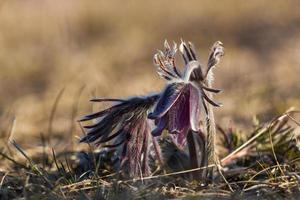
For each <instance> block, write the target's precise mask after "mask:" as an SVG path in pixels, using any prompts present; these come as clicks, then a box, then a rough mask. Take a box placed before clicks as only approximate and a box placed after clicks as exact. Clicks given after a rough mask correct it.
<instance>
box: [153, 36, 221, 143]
mask: <svg viewBox="0 0 300 200" xmlns="http://www.w3.org/2000/svg"><path fill="white" fill-rule="evenodd" d="M164 46H165V51H164V52H162V51H159V52H158V53H157V54H156V55H155V56H154V63H155V64H156V65H157V66H158V70H157V71H158V74H159V75H160V76H161V77H163V78H164V79H166V80H167V81H168V84H167V86H166V88H165V89H164V91H163V92H162V94H161V95H160V98H159V100H158V102H157V104H156V105H155V107H154V110H153V112H151V113H150V114H149V115H148V117H149V118H150V119H154V120H155V122H156V125H157V127H156V128H155V129H154V130H153V131H152V135H153V136H159V135H161V133H162V131H163V130H164V129H167V130H168V131H169V132H170V133H171V134H177V141H178V143H179V144H181V145H183V144H184V143H185V140H186V136H187V133H188V131H189V130H192V131H194V132H198V131H199V130H200V116H201V112H202V110H204V113H205V114H206V115H207V106H206V103H210V104H212V105H213V106H220V104H218V103H215V102H214V101H213V100H212V99H210V98H209V97H208V96H207V94H206V92H214V93H218V92H220V90H217V89H213V88H208V87H206V86H205V80H206V76H207V74H208V71H209V70H210V68H208V70H207V71H206V73H205V74H203V72H202V68H201V65H200V63H199V61H197V59H196V54H195V50H194V48H193V46H192V44H191V43H188V44H186V43H185V42H181V44H180V47H179V50H180V52H181V54H182V57H183V60H184V63H185V68H184V72H183V73H181V72H180V71H179V69H177V67H176V65H175V53H176V51H177V48H176V44H174V46H173V47H172V48H171V47H170V45H169V44H168V42H167V41H166V42H165V44H164ZM214 46H218V47H219V50H220V52H223V49H222V46H221V43H220V42H218V43H216V44H215V45H214ZM221 55H222V54H217V55H216V54H215V55H213V56H211V57H212V58H218V59H219V56H221ZM212 58H211V59H210V61H209V62H213V60H216V59H212ZM213 64H214V65H215V63H213ZM209 66H210V65H209ZM211 66H212V65H211Z"/></svg>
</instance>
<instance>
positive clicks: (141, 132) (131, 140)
mask: <svg viewBox="0 0 300 200" xmlns="http://www.w3.org/2000/svg"><path fill="white" fill-rule="evenodd" d="M157 99H158V95H152V96H148V97H134V98H131V99H128V100H122V99H93V100H92V101H94V102H103V101H115V102H119V103H117V104H115V105H113V106H111V107H109V108H107V109H105V110H102V111H100V112H97V113H94V114H91V115H87V116H85V117H84V118H82V119H81V120H80V121H88V120H93V119H97V121H96V122H95V123H94V124H92V125H89V126H84V128H85V129H87V134H86V136H84V137H83V138H82V139H81V140H80V142H87V143H91V142H93V143H95V144H96V145H98V146H100V145H101V147H108V148H113V149H116V151H117V152H118V153H117V155H118V156H119V158H118V161H119V162H120V164H119V166H120V168H122V169H125V171H126V172H127V173H129V174H130V176H139V175H140V174H141V173H142V174H144V175H149V173H150V169H149V165H148V153H149V144H150V142H151V140H152V136H151V125H150V120H149V119H148V118H147V114H148V110H149V109H150V108H151V107H152V106H153V104H154V103H155V101H156V100H157Z"/></svg>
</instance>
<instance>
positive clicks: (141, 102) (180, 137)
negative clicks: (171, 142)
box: [80, 41, 223, 177]
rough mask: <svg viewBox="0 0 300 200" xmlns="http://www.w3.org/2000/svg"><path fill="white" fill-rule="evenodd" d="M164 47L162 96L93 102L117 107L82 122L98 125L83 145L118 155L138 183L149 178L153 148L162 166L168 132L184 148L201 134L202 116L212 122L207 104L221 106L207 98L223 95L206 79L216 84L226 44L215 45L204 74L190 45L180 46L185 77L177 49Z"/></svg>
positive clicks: (160, 69)
mask: <svg viewBox="0 0 300 200" xmlns="http://www.w3.org/2000/svg"><path fill="white" fill-rule="evenodd" d="M164 47H165V50H164V52H163V51H158V53H157V54H155V56H154V63H155V64H156V66H158V68H157V72H158V74H159V75H160V76H161V77H162V78H164V79H165V80H166V81H167V85H166V87H165V89H164V90H163V91H162V92H161V93H158V94H153V95H149V96H145V97H133V98H129V99H110V98H100V99H92V101H93V102H106V101H111V102H115V104H114V105H112V106H111V107H109V108H107V109H104V110H102V111H99V112H96V113H94V114H91V115H87V116H85V117H84V118H82V119H81V120H80V121H89V120H95V122H94V123H93V124H92V125H87V126H84V128H85V129H86V130H87V133H86V135H85V136H84V137H83V138H82V139H81V140H80V142H87V143H95V144H96V145H98V146H101V147H107V148H112V149H115V150H116V152H117V155H118V160H117V161H118V162H119V166H120V167H121V168H122V169H124V171H127V172H128V173H129V174H130V175H131V176H134V177H136V176H140V175H148V174H150V169H149V164H148V157H149V149H150V145H151V143H152V144H153V147H154V148H152V149H154V150H155V152H156V157H157V159H159V160H161V159H160V157H161V155H160V151H159V146H158V144H157V142H156V140H155V137H157V136H160V135H161V134H162V131H163V130H165V129H166V130H168V132H169V133H171V134H173V136H174V137H175V138H176V141H177V143H178V144H179V145H180V146H183V145H185V141H186V137H187V134H188V132H189V131H192V132H194V133H197V132H198V133H199V132H200V119H201V118H200V117H201V114H202V113H203V114H204V115H205V116H206V117H208V114H207V113H208V110H207V105H206V104H207V103H209V104H211V105H213V106H220V104H218V103H216V102H214V101H213V100H212V99H211V98H210V97H209V96H210V95H207V93H208V92H212V93H218V92H220V90H217V89H213V88H209V87H207V85H206V84H207V79H208V78H209V79H211V78H212V77H211V74H210V73H209V72H210V70H211V68H213V67H214V66H215V65H216V64H217V63H218V61H219V59H220V57H221V56H222V55H223V47H222V43H221V42H216V43H215V44H214V46H213V48H212V52H211V54H210V56H209V61H208V67H207V69H206V70H205V71H204V72H203V68H202V66H201V65H200V62H199V61H198V60H197V58H196V54H195V50H194V48H193V46H192V44H191V43H185V42H181V44H180V47H179V50H180V52H181V55H182V58H183V60H184V64H185V66H184V70H183V72H181V71H180V70H179V69H178V68H177V66H176V64H175V55H176V52H177V46H176V43H174V45H173V47H170V45H169V44H168V42H167V41H166V42H165V44H164ZM153 121H154V123H153ZM151 133H152V134H151ZM201 144H203V143H201ZM190 153H191V152H190Z"/></svg>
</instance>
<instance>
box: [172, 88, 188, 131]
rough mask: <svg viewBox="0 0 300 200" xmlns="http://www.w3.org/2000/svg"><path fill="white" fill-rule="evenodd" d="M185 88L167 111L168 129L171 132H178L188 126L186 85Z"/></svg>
mask: <svg viewBox="0 0 300 200" xmlns="http://www.w3.org/2000/svg"><path fill="white" fill-rule="evenodd" d="M186 89H187V90H185V91H184V92H183V93H181V95H180V97H179V98H178V100H177V102H176V103H175V104H174V106H172V108H171V109H170V110H169V112H168V116H169V124H168V125H169V126H168V130H169V131H170V132H171V133H175V132H176V133H180V132H181V131H182V130H183V129H185V128H186V127H189V124H190V120H189V118H190V117H189V107H190V106H189V98H190V94H189V90H188V89H189V86H188V85H187V86H186Z"/></svg>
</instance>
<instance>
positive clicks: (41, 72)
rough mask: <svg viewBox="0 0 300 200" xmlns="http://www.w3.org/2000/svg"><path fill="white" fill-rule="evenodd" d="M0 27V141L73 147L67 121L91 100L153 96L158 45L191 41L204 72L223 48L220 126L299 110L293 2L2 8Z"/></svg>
mask: <svg viewBox="0 0 300 200" xmlns="http://www.w3.org/2000/svg"><path fill="white" fill-rule="evenodd" d="M0 27H1V28H0V69H1V70H0V122H1V123H0V130H1V132H0V133H1V138H5V137H11V139H15V140H16V141H17V142H19V143H21V144H23V145H24V146H32V144H33V142H36V143H37V144H38V143H39V141H40V136H41V134H42V135H44V136H45V137H47V135H49V134H51V135H52V137H54V138H56V139H57V144H59V143H60V144H64V145H67V144H68V143H69V142H71V141H73V142H75V144H76V142H77V139H76V138H75V136H76V135H77V136H81V130H80V127H79V126H78V124H77V123H76V119H78V118H79V117H80V116H82V115H84V114H87V113H90V112H91V111H92V110H95V109H98V108H100V107H101V105H92V104H91V103H90V102H88V100H89V99H90V98H91V97H93V96H98V97H100V96H102V97H107V96H110V97H127V96H133V95H143V94H147V93H149V92H153V91H154V92H155V91H159V90H160V89H161V88H162V87H163V86H164V81H163V80H162V79H160V78H159V76H158V75H157V74H156V69H155V67H154V65H153V61H152V58H153V55H154V53H155V52H156V50H157V49H162V48H163V42H164V40H165V39H167V40H168V41H170V42H172V41H176V42H179V41H180V39H181V38H183V39H184V40H186V41H192V42H193V43H194V45H195V46H196V49H197V52H198V54H199V55H200V58H201V61H202V62H203V63H204V64H206V62H207V57H208V53H209V50H210V47H211V45H212V44H213V43H214V42H215V41H217V40H220V41H222V42H223V43H224V46H225V54H226V55H225V56H224V57H223V59H222V61H221V64H220V65H219V66H218V68H217V69H216V70H215V87H217V88H221V89H223V93H221V94H219V95H218V96H216V100H217V101H219V102H222V103H223V105H224V106H223V107H222V108H220V109H217V110H216V115H217V122H218V123H219V124H220V125H221V126H224V127H225V128H226V127H228V126H232V125H234V126H235V127H239V128H241V129H247V128H250V127H251V126H252V118H253V116H258V118H259V119H260V120H262V121H267V120H270V119H271V118H272V117H274V116H276V115H277V114H279V113H282V112H284V111H285V110H286V109H288V108H289V107H291V106H295V107H298V108H299V107H300V84H299V83H300V81H299V75H300V37H299V36H300V3H299V2H298V1H288V0H287V1H277V0H270V1H262V0H253V1H236V0H231V1H211V0H207V1H203V0H202V1H198V0H197V1H196V0H194V1H179V0H178V1H87V0H77V1H72V0H65V1H59V0H43V1H41V0H25V1H24V0H6V1H3V0H2V1H1V3H0ZM9 133H12V135H10V136H9ZM71 137H73V140H70V138H71Z"/></svg>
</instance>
